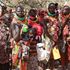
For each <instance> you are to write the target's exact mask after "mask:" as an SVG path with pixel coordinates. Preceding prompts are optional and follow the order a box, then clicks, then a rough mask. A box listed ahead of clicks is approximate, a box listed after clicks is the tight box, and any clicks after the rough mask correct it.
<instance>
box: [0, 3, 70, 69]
mask: <svg viewBox="0 0 70 70" xmlns="http://www.w3.org/2000/svg"><path fill="white" fill-rule="evenodd" d="M40 56H41V58H39V57H40ZM42 56H43V57H42ZM69 66H70V6H67V5H65V6H63V7H62V8H60V9H59V5H58V3H50V4H49V5H48V8H47V9H46V10H45V9H35V8H32V9H30V10H29V11H28V13H27V14H25V11H24V7H23V5H22V4H20V5H18V6H16V8H15V10H14V11H13V9H10V10H7V7H6V6H5V5H4V4H0V70H12V69H13V70H47V69H50V70H55V69H56V70H67V69H68V70H70V67H69Z"/></svg>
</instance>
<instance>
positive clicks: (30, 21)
mask: <svg viewBox="0 0 70 70" xmlns="http://www.w3.org/2000/svg"><path fill="white" fill-rule="evenodd" d="M36 16H37V10H36V9H30V11H29V13H28V25H29V26H32V24H34V23H35V22H36V21H37V18H36Z"/></svg>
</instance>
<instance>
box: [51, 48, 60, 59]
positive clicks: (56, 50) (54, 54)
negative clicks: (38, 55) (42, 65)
mask: <svg viewBox="0 0 70 70" xmlns="http://www.w3.org/2000/svg"><path fill="white" fill-rule="evenodd" d="M52 52H53V58H54V60H57V59H60V58H61V56H60V52H59V49H58V48H56V47H54V48H53V49H52Z"/></svg>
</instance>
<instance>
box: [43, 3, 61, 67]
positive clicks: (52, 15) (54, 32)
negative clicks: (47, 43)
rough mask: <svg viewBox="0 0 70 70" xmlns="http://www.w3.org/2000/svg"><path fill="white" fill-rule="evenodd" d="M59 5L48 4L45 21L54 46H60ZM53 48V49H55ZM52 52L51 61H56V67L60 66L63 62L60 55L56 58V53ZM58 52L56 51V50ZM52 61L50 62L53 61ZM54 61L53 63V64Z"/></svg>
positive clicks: (47, 32) (47, 34)
mask: <svg viewBox="0 0 70 70" xmlns="http://www.w3.org/2000/svg"><path fill="white" fill-rule="evenodd" d="M57 10H58V6H57V5H56V4H55V3H50V4H49V6H48V12H47V15H46V16H45V17H44V19H45V20H44V22H45V25H46V32H45V34H46V36H48V37H49V38H50V40H51V41H52V47H54V48H56V46H57V48H58V35H59V24H58V11H57ZM54 48H53V50H54ZM53 50H52V51H51V52H52V55H53V57H52V56H51V58H50V59H51V60H49V61H51V62H52V61H53V62H54V68H55V67H56V68H58V67H59V65H60V64H61V62H60V57H57V58H55V56H54V55H55V54H54V53H53ZM55 53H56V52H55ZM51 62H50V63H51ZM53 62H52V63H51V65H52V66H53Z"/></svg>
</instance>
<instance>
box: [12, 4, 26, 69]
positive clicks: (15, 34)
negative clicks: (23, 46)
mask: <svg viewBox="0 0 70 70" xmlns="http://www.w3.org/2000/svg"><path fill="white" fill-rule="evenodd" d="M13 15H14V17H13V21H12V24H11V31H12V39H13V40H12V41H13V44H15V45H13V50H12V52H14V53H13V56H12V58H13V65H15V63H17V61H19V62H18V65H17V64H16V65H17V66H16V68H18V69H20V70H21V68H22V67H23V65H24V63H23V62H21V61H22V59H20V60H19V59H18V54H19V50H20V45H19V44H18V43H19V41H20V40H21V29H22V26H24V25H23V24H25V25H26V24H27V21H26V19H25V15H24V8H23V7H22V6H20V5H19V6H17V7H16V11H15V13H13ZM14 42H15V43H14ZM14 49H15V50H14ZM16 50H17V51H16ZM15 52H16V53H15ZM21 65H22V66H21ZM25 67H26V66H25ZM23 69H24V68H23Z"/></svg>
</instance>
